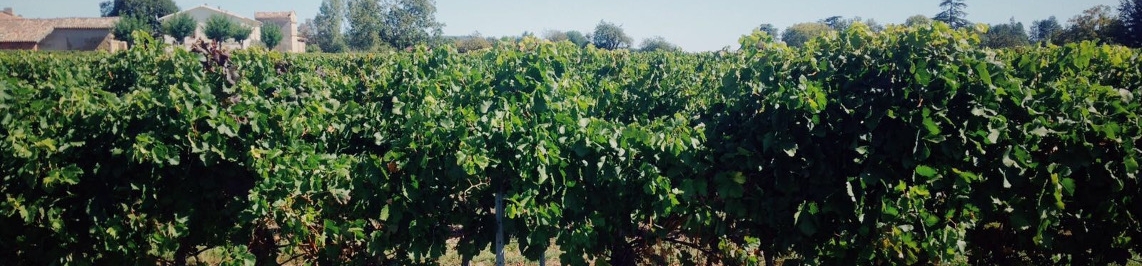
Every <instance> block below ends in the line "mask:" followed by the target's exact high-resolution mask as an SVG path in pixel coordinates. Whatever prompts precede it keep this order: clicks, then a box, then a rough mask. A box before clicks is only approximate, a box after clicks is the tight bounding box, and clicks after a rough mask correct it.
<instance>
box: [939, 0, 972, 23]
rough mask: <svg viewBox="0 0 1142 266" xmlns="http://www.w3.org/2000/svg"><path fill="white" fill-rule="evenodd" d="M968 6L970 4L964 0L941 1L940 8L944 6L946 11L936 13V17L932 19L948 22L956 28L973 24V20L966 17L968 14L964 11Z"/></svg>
mask: <svg viewBox="0 0 1142 266" xmlns="http://www.w3.org/2000/svg"><path fill="white" fill-rule="evenodd" d="M967 7H968V4H966V3H964V0H943V1H942V2H940V8H943V9H944V11H942V12H940V13H939V14H936V17H934V18H932V19H933V20H935V21H940V22H944V23H947V24H948V25H949V26H952V28H955V29H960V28H964V27H967V26H969V25H971V22H970V21H968V20H967V19H965V18H964V17H967V15H968V13H967V12H965V11H964V9H967Z"/></svg>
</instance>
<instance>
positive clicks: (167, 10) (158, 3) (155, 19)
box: [99, 0, 179, 32]
mask: <svg viewBox="0 0 1142 266" xmlns="http://www.w3.org/2000/svg"><path fill="white" fill-rule="evenodd" d="M178 10H179V9H178V5H176V4H175V3H174V0H108V1H103V2H101V3H99V13H100V14H101V15H102V16H104V17H135V19H138V20H141V21H143V23H144V24H145V25H148V26H149V27H150V28H151V32H155V31H159V30H161V28H160V27H161V25H160V24H159V18H160V17H163V16H166V15H170V14H173V13H175V12H178Z"/></svg>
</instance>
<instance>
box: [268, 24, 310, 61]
mask: <svg viewBox="0 0 1142 266" xmlns="http://www.w3.org/2000/svg"><path fill="white" fill-rule="evenodd" d="M260 21H261V22H262V25H263V27H265V26H269V25H274V26H277V27H281V29H282V42H281V44H278V46H277V47H275V48H274V51H278V52H283V53H303V52H305V47H304V46H302V45H301V44H299V42H298V32H297V22H295V21H293V20H292V19H286V18H282V19H261V20H260ZM299 48H300V49H299Z"/></svg>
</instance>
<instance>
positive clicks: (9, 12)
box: [4, 7, 16, 16]
mask: <svg viewBox="0 0 1142 266" xmlns="http://www.w3.org/2000/svg"><path fill="white" fill-rule="evenodd" d="M14 12H15V11H12V8H11V7H5V8H4V14H8V15H13V16H15V15H16V13H14Z"/></svg>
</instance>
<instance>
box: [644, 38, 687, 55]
mask: <svg viewBox="0 0 1142 266" xmlns="http://www.w3.org/2000/svg"><path fill="white" fill-rule="evenodd" d="M638 50H639V51H642V52H654V51H666V52H677V51H681V50H682V49H681V48H678V46H677V45H674V44H673V43H670V42H668V41H666V38H662V36H654V38H649V39H645V40H642V45H641V47H640V48H639V49H638Z"/></svg>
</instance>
